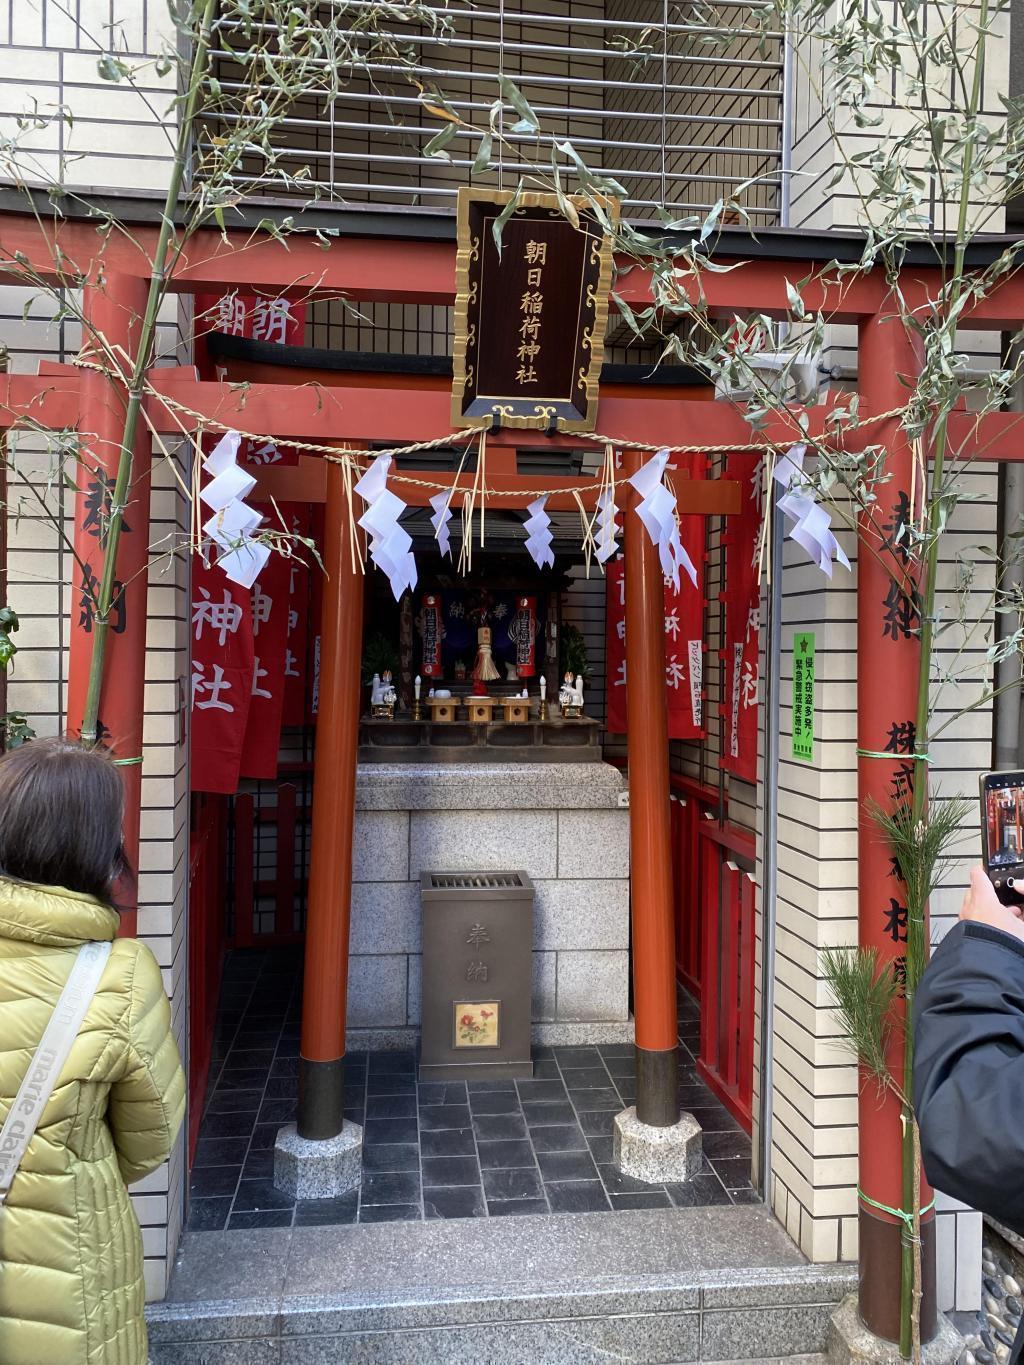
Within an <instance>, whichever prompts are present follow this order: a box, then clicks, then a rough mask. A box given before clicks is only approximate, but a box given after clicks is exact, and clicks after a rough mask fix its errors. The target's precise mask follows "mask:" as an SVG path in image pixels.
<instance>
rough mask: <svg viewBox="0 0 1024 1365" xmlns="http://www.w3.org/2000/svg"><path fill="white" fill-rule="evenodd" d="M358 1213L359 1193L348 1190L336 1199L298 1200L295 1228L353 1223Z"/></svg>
mask: <svg viewBox="0 0 1024 1365" xmlns="http://www.w3.org/2000/svg"><path fill="white" fill-rule="evenodd" d="M358 1212H359V1191H358V1190H349V1192H348V1194H342V1195H339V1196H338V1198H337V1199H300V1200H299V1202H298V1203H297V1204H296V1205H295V1226H296V1227H297V1228H310V1227H321V1226H326V1225H328V1224H331V1223H354V1222H355V1221H356V1215H357V1213H358Z"/></svg>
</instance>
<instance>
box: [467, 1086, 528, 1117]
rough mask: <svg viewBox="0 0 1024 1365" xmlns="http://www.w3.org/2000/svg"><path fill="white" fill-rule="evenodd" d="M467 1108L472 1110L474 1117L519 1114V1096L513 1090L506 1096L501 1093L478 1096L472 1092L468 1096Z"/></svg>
mask: <svg viewBox="0 0 1024 1365" xmlns="http://www.w3.org/2000/svg"><path fill="white" fill-rule="evenodd" d="M469 1107H470V1109H472V1111H473V1113H474V1115H476V1114H518V1113H519V1112H520V1109H519V1096H518V1095H517V1094H516V1093H515V1091H514V1090H513V1091H510V1092H509V1093H508V1094H503V1093H501V1092H498V1093H496V1094H492V1093H490V1092H487V1093H485V1094H483V1095H478V1094H476V1093H475V1092H472V1093H471V1094H470V1096H469Z"/></svg>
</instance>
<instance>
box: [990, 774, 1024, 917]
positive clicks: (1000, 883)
mask: <svg viewBox="0 0 1024 1365" xmlns="http://www.w3.org/2000/svg"><path fill="white" fill-rule="evenodd" d="M981 848H982V862H983V863H984V866H985V872H986V873H987V875H988V878H989V880H990V881H991V883H992V885H993V887H994V888H995V893H996V895H997V896H998V897H999V900H1000V901H1001V902H1002V904H1003V905H1007V906H1010V907H1017V906H1021V905H1024V772H1016V771H1014V772H1001V773H985V774H984V775H983V776H982V778H981Z"/></svg>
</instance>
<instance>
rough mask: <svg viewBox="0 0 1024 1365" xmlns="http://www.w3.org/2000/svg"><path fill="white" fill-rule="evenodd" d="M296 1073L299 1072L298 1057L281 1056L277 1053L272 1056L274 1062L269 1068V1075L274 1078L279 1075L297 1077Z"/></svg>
mask: <svg viewBox="0 0 1024 1365" xmlns="http://www.w3.org/2000/svg"><path fill="white" fill-rule="evenodd" d="M298 1074H299V1059H298V1057H297V1056H296V1057H282V1056H280V1055H278V1056H277V1057H275V1058H274V1064H273V1066H272V1067H271V1068H270V1075H271V1077H274V1078H276V1077H280V1076H295V1077H298Z"/></svg>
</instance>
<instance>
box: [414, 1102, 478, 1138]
mask: <svg viewBox="0 0 1024 1365" xmlns="http://www.w3.org/2000/svg"><path fill="white" fill-rule="evenodd" d="M469 1123H470V1118H469V1105H468V1104H422V1105H420V1132H423V1133H433V1132H437V1131H438V1129H441V1128H468V1127H469Z"/></svg>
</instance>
